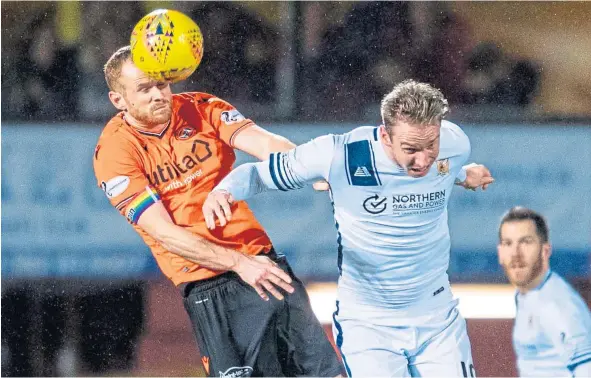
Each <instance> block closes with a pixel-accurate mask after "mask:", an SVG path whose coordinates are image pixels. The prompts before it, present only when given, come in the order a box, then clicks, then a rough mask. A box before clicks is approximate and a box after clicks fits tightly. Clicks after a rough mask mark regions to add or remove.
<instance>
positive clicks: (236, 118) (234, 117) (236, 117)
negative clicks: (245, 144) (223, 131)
mask: <svg viewBox="0 0 591 378" xmlns="http://www.w3.org/2000/svg"><path fill="white" fill-rule="evenodd" d="M220 119H221V120H222V122H224V123H225V124H226V125H231V124H233V123H237V122H240V121H244V120H245V119H246V118H244V116H243V115H242V114H241V113H240V112H239V111H238V110H236V109H232V110H226V111H225V112H222V115H221V116H220Z"/></svg>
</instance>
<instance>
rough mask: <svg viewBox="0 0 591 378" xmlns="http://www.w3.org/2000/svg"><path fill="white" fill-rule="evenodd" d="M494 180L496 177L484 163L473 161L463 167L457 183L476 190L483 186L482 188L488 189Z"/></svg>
mask: <svg viewBox="0 0 591 378" xmlns="http://www.w3.org/2000/svg"><path fill="white" fill-rule="evenodd" d="M493 182H495V179H494V178H493V177H492V175H491V173H490V171H489V170H488V168H486V167H485V166H484V165H482V164H476V163H471V164H468V165H464V166H463V167H462V169H461V170H460V173H459V174H458V176H457V177H456V182H455V183H456V185H459V186H461V187H464V188H465V189H470V190H476V189H477V188H478V187H482V190H486V189H487V188H488V186H489V185H490V184H492V183H493Z"/></svg>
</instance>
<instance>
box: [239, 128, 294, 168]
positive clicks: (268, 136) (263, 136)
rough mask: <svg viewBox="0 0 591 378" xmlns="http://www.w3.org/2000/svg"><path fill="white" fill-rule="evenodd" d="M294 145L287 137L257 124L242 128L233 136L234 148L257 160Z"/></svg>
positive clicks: (289, 148) (284, 150) (286, 149)
mask: <svg viewBox="0 0 591 378" xmlns="http://www.w3.org/2000/svg"><path fill="white" fill-rule="evenodd" d="M295 146H296V145H295V144H294V143H292V142H291V141H289V140H288V139H287V138H284V137H282V136H281V135H277V134H273V133H271V132H269V131H267V130H265V129H263V128H262V127H259V126H257V125H252V126H250V127H247V128H245V129H242V130H241V131H239V132H238V133H237V134H236V135H235V136H234V148H237V149H239V150H240V151H243V152H246V153H247V154H249V155H251V156H254V157H256V158H257V159H259V160H265V159H267V158H268V157H269V155H270V154H272V153H273V152H286V151H289V150H291V149H293V148H295Z"/></svg>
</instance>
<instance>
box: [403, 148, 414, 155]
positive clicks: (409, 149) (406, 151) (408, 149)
mask: <svg viewBox="0 0 591 378" xmlns="http://www.w3.org/2000/svg"><path fill="white" fill-rule="evenodd" d="M403 151H404V152H405V153H407V154H409V155H412V154H414V153H415V152H417V150H415V149H413V148H405V149H403Z"/></svg>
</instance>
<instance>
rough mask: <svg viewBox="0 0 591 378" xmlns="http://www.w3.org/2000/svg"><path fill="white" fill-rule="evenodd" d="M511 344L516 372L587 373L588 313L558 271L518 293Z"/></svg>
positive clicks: (590, 316) (589, 350) (540, 374)
mask: <svg viewBox="0 0 591 378" xmlns="http://www.w3.org/2000/svg"><path fill="white" fill-rule="evenodd" d="M515 299H516V303H517V316H516V317H515V326H514V329H513V346H514V348H515V354H516V355H517V366H518V368H519V375H520V376H523V377H526V376H538V377H572V376H573V375H574V374H573V372H574V371H575V369H576V371H577V373H578V372H579V371H580V370H579V369H578V368H579V367H582V366H581V365H582V364H584V365H586V368H585V369H586V370H587V371H583V372H582V373H583V374H584V375H585V376H588V375H589V365H588V364H591V313H590V312H589V308H588V307H587V305H586V304H585V302H584V301H583V299H582V298H581V297H580V296H579V294H578V293H577V292H576V291H575V290H574V289H573V288H572V287H571V286H570V285H569V284H568V283H567V282H566V281H565V280H564V279H563V278H562V277H560V276H559V275H558V274H556V273H554V272H551V271H549V272H548V274H547V276H546V278H545V280H544V281H543V282H542V284H541V285H540V286H539V287H537V288H536V289H533V290H531V291H529V292H527V293H526V294H517V295H516V297H515Z"/></svg>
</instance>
